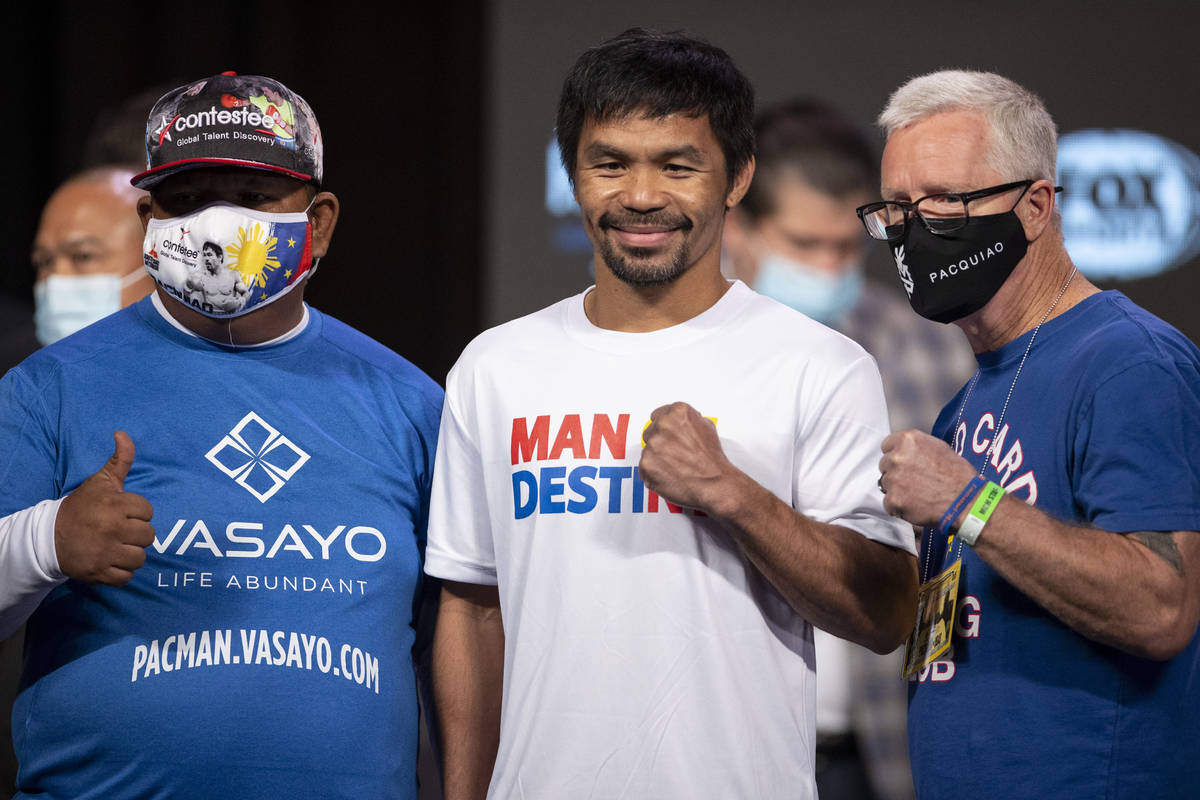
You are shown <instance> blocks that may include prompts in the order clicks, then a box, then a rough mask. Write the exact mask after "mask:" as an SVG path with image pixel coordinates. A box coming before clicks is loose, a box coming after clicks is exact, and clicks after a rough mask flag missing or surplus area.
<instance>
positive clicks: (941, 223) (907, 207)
mask: <svg viewBox="0 0 1200 800" xmlns="http://www.w3.org/2000/svg"><path fill="white" fill-rule="evenodd" d="M1038 180H1039V179H1034V178H1030V179H1027V180H1023V181H1013V182H1011V183H1001V184H999V185H997V186H989V187H987V188H985V189H976V190H974V191H971V192H934V193H933V194H927V195H925V196H924V197H918V198H917V199H916V200H911V201H909V200H876V201H875V202H874V203H867V204H865V205H861V206H859V207H858V208H856V209H854V213H856V214H858V220H859V222H861V223H862V224H863V227H864V228H866V229H867V235H868V236H870V237H871V238H872V239H875V240H876V241H891V240H893V239H898V238H900V237H901V236H903V235H904V231H905V230H907V229H908V222H909V220H910V219H911V218H912V217H916V218H917V219H919V220H921V224H922V225H924V226H925V229H926V230H927V231H929V232H930V233H933V234H937V235H939V236H941V235H944V234H948V233H954V232H955V231H959V230H962V229H963V228H965V227H966V225H967V221H968V220H969V219H970V218H971V211H970V203H971V202H972V201H974V200H979V199H982V198H984V197H991V196H993V195H997V194H1004V193H1005V192H1011V191H1012V190H1013V189H1016V188H1017V187H1018V186H1020V187H1023V188H1022V190H1021V194H1019V195H1018V196H1017V199H1016V200H1014V201H1013V204H1012V208H1016V207H1017V203H1019V202H1021V198H1022V197H1024V196H1025V193H1026V192H1028V191H1029V187H1031V186H1033V184H1035V183H1037V181H1038ZM1062 190H1063V187H1061V186H1055V187H1054V192H1055V194H1057V193H1058V192H1061V191H1062ZM931 197H953V198H956V199H957V200H958V201H959V202H960V203H962V207H963V215H962V216H961V217H936V218H935V219H936V220H937V224H935V225H931V224H930V223H929V220H927V219H925V217H924V215H922V214H921V213H920V212H919V211H917V206H918V205H920V204H921V202H922V201H924V200H928V199H929V198H931ZM888 206H897V207H899V208H900V210H901V211H902V212H903V214H904V222H903V223H901V224H900V225H899V226H894V225H887V226H885V227H884V230H885V231H886V230H887V229H888V228H893V227H899V229H900V230H899V231H898V232H897V234H896V235H895V236H888V235H886V234H885V235H884V236H883V238H882V239H881V238H880V237H878V236H876V235H875V234H874V233H872V231H871V226H870V225H868V224H867V217H868V216H869V215H871V214H874V213H875V212H877V211H879V210H880V209H883V208H887V207H888ZM1012 208H1010V209H1009V210H1010V211H1011V210H1012Z"/></svg>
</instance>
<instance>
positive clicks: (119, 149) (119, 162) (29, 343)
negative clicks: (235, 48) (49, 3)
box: [0, 81, 180, 800]
mask: <svg viewBox="0 0 1200 800" xmlns="http://www.w3.org/2000/svg"><path fill="white" fill-rule="evenodd" d="M179 83H180V82H179V81H176V82H172V83H168V84H161V85H158V86H154V87H150V88H147V89H144V90H142V91H140V92H138V93H136V94H134V95H131V96H130V97H128V98H126V99H125V100H122V101H121V102H119V103H117V104H115V105H112V106H110V107H108V108H106V109H104V110H103V111H101V112H100V114H99V115H97V117H96V122H95V124H93V126H92V129H91V131H90V132H89V134H88V136H87V139H86V140H85V141H84V144H83V151H82V157H81V161H80V164H81V172H79V173H78V174H76V175H75V176H74V177H72V178H70V179H68V180H67V181H66V182H65V183H64V184H63V185H62V186H60V187H59V188H58V189H57V190H56V191H55V193H54V195H53V196H52V197H51V198H50V201H49V202H48V203H47V205H46V207H45V209H44V210H43V212H42V220H41V226H40V227H39V230H38V234H37V237H36V238H35V244H34V248H35V250H36V249H37V246H38V245H37V242H38V241H39V240H42V239H43V237H42V234H43V232H45V233H46V234H47V237H49V235H50V234H49V228H48V227H47V215H48V214H50V212H51V205H52V204H56V203H57V205H58V208H57V209H56V210H55V214H56V215H57V216H58V217H59V219H58V220H56V221H55V222H54V223H53V225H52V226H51V227H61V226H60V225H59V223H61V222H62V219H63V218H64V217H72V216H73V217H76V218H77V219H78V221H79V224H80V225H81V226H82V229H83V230H86V231H87V232H88V233H87V234H85V236H84V237H81V238H90V237H93V236H94V237H96V238H99V239H111V240H112V242H113V244H114V245H115V249H117V250H120V251H122V252H124V251H126V250H127V248H128V247H129V244H128V235H127V234H128V229H127V228H126V225H125V222H126V221H129V222H132V224H133V228H134V231H135V233H136V236H137V239H136V243H135V244H134V253H133V260H132V261H131V262H130V263H129V267H130V268H132V267H137V270H136V271H134V272H133V273H129V274H126V275H125V277H124V279H123V280H125V281H128V283H127V285H125V286H121V287H120V292H119V306H120V307H122V308H123V307H125V306H127V305H129V304H130V303H132V302H134V301H136V300H138V299H140V298H142V297H144V296H145V295H146V293H147V292H149V291H150V289H151V288H152V286H153V284H152V283H151V282H150V280H149V278H148V277H147V278H146V279H145V280H138V278H137V276H138V275H139V274H144V273H142V270H141V263H142V258H141V245H142V243H141V238H142V230H141V225H140V224H139V223H138V222H137V221H136V220H137V210H136V208H135V206H136V203H137V198H138V197H140V196H141V195H143V194H145V193H144V192H142V191H140V190H138V189H134V188H133V187H132V186H130V185H129V178H130V177H132V176H133V174H134V173H135V172H138V171H139V170H140V169H141V164H143V163H144V162H145V158H146V140H145V127H146V117H148V116H149V114H150V108H151V107H152V106H153V105H154V101H155V100H157V99H158V98H159V97H161V96H162V95H164V94H166V93H167V92H168V91H169V90H171V89H172V88H174V87H175V86H177V85H179ZM84 184H92V191H90V192H88V191H76V189H78V188H79V186H82V185H84ZM72 187H75V188H72ZM100 187H104V188H103V189H102V188H100ZM65 195H73V196H74V202H75V203H76V204H79V205H81V206H82V208H81V209H72V208H70V207H69V206H70V203H71V200H70V199H69V197H67V196H65ZM105 195H107V197H106V198H105V199H97V197H98V196H101V197H103V196H105ZM114 210H120V212H121V213H122V214H123V216H122V217H120V218H118V219H116V220H115V222H114V225H113V226H112V227H113V228H114V229H116V230H112V231H110V230H109V229H107V228H104V227H101V226H100V222H99V220H100V219H101V218H103V217H105V216H107V215H108V214H109V213H116V212H115V211H114ZM110 234H111V235H110ZM62 244H66V241H63V242H62ZM57 250H58V247H57V246H55V245H50V246H49V250H48V252H46V253H44V254H43V257H46V256H51V258H52V260H57V259H54V258H53V254H54V252H55V251H57ZM66 250H67V252H68V253H69V261H70V262H71V264H72V265H74V269H72V267H71V266H68V267H67V269H66V271H65V272H61V273H55V274H62V275H72V274H74V273H75V272H77V271H78V268H79V267H82V266H84V263H81V262H85V263H86V265H87V266H88V267H89V268H90V267H94V266H96V264H95V261H94V259H93V257H92V253H93V252H94V250H95V248H89V251H85V252H78V249H77V248H75V247H69V248H66ZM37 258H38V255H37V254H36V253H35V255H34V260H35V264H34V272H35V280H36V279H37V278H38V277H40V276H39V275H38V272H39V270H38V266H37V263H36V261H37ZM51 269H52V270H54V269H57V267H56V265H54V264H52V265H51ZM118 269H119V268H118ZM105 282H108V283H110V284H111V282H110V281H107V280H104V281H93V282H92V283H101V284H103V283H105ZM52 283H54V284H62V283H63V282H62V281H60V280H58V279H56V280H55V281H53V282H52ZM68 285H69V282H68ZM94 288H95V287H93V290H94ZM59 291H60V290H58V289H51V288H49V287H48V286H47V285H46V284H42V286H41V288H40V289H39V288H35V289H34V294H35V296H36V295H37V294H39V293H40V294H42V296H43V300H44V301H45V302H43V303H38V307H40V308H41V309H42V311H41V315H40V317H39V319H40V321H42V323H43V324H44V333H43V336H42V337H41V339H40V340H39V336H38V334H37V328H36V327H35V321H34V317H33V316H32V315H31V314H30V313H29V309H28V306H27V305H25V304H23V303H19V302H18V301H16V300H15V299H10V298H7V297H5V296H3V295H0V375H3V374H4V373H5V372H8V370H9V369H11V368H12V367H15V366H16V365H17V364H19V363H21V362H22V361H24V360H25V358H26V357H27V356H28V355H29V354H30V353H32V352H33V351H34V350H36V349H37V348H38V347H39V346H40V345H42V344H48V343H49V342H48V340H49V341H53V340H55V339H57V338H61V336H59V335H56V333H55V331H56V330H61V331H62V334H61V335H66V334H68V333H71V332H73V331H75V330H77V329H78V328H79V327H82V325H81V324H75V323H73V322H69V320H71V319H75V320H78V319H80V318H85V319H89V318H90V320H89V321H94V319H99V316H96V314H95V309H94V307H93V308H90V309H89V308H87V307H86V305H85V304H82V303H70V304H66V305H64V302H63V301H65V300H66V298H65V297H63V296H62V295H61V294H58V292H59ZM68 291H70V290H68ZM103 294H104V296H105V298H106V299H104V301H103V305H104V307H111V305H112V304H111V300H110V298H111V290H110V289H106V290H104V292H103ZM76 299H77V300H78V299H81V298H79V297H78V296H77V297H76ZM111 310H115V309H113V308H110V311H111ZM78 312H82V313H78ZM100 316H103V315H100ZM84 324H86V323H84ZM24 634H25V627H24V626H21V627H20V628H19V629H17V631H16V632H14V633H13V634H12V635H11V636H9V637H8V638H7V639H4V640H2V641H0V800H7V798H9V797H11V796H12V794H13V793H14V792H15V791H16V782H17V757H16V756H15V755H14V754H13V751H12V735H11V734H12V728H11V713H10V711H11V709H12V704H13V700H14V699H15V698H16V692H17V680H18V677H19V675H20V672H21V642H22V639H23V638H24Z"/></svg>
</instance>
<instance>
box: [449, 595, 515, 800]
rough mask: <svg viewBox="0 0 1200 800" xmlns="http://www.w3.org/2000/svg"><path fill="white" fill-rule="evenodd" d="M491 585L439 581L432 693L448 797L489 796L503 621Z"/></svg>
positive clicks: (468, 799) (458, 799)
mask: <svg viewBox="0 0 1200 800" xmlns="http://www.w3.org/2000/svg"><path fill="white" fill-rule="evenodd" d="M494 595H495V587H483V586H470V585H467V584H454V583H451V582H449V581H447V582H446V584H445V585H444V586H443V589H442V597H441V607H440V608H439V611H438V621H437V628H436V631H435V633H434V638H433V695H434V701H435V703H436V705H437V714H438V721H439V725H440V728H441V737H440V738H441V743H442V754H443V763H444V769H443V778H442V780H443V788H444V794H445V797H446V800H482V798H484V797H485V796H486V795H487V789H488V784H489V783H490V781H491V777H492V767H493V766H494V765H495V761H496V751H497V748H498V746H499V742H500V701H501V695H502V692H503V681H504V626H503V622H502V619H501V616H500V606H499V601H498V600H497V599H494Z"/></svg>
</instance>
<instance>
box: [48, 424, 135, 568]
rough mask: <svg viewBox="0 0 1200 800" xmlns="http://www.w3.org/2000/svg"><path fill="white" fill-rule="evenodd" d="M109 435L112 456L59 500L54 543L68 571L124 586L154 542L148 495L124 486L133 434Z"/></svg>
mask: <svg viewBox="0 0 1200 800" xmlns="http://www.w3.org/2000/svg"><path fill="white" fill-rule="evenodd" d="M113 439H114V441H115V442H116V447H115V449H114V450H113V454H112V458H110V459H109V460H108V461H106V462H105V463H104V466H103V467H101V468H100V471H99V472H97V473H96V474H95V475H92V477H90V478H88V479H87V480H85V481H84V482H83V483H81V484H80V485H79V488H78V489H76V490H75V491H74V492H72V493H71V494H69V495H68V496H67V497H66V498H65V499H64V500H63V501H62V504H61V505H60V506H59V508H58V517H57V518H56V519H55V522H54V549H55V552H56V553H57V555H58V566H59V569H60V570H62V572H63V574H65V575H66V576H67V577H69V578H74V579H75V580H78V581H84V582H85V583H103V584H108V585H110V586H123V585H125V584H126V583H129V581H130V580H131V579H132V578H133V572H134V570H136V569H137V568H138V567H140V566H142V564H144V563H145V562H146V547H148V546H149V545H150V544H151V543H153V542H154V528H152V527H151V526H150V518H151V517H152V516H154V509H153V508H152V507H151V505H150V503H149V501H147V500H146V498H144V497H142V496H141V495H138V494H133V493H131V492H126V491H125V490H124V485H125V476H126V475H128V474H129V468H130V467H131V466H132V465H133V454H134V450H133V440H132V439H130V438H129V434H127V433H125V432H124V431H117V432H116V433H114V434H113Z"/></svg>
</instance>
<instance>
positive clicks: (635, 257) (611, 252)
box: [596, 213, 693, 287]
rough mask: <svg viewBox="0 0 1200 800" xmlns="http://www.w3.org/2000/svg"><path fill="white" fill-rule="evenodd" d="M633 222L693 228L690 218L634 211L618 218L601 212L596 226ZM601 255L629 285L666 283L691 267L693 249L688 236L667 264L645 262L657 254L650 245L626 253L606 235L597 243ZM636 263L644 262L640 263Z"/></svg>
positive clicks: (611, 269) (660, 284)
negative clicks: (691, 251)
mask: <svg viewBox="0 0 1200 800" xmlns="http://www.w3.org/2000/svg"><path fill="white" fill-rule="evenodd" d="M627 225H628V226H634V225H662V226H665V227H671V228H676V229H678V230H680V231H682V232H683V233H684V234H685V235H686V234H687V232H688V231H690V230H691V229H692V227H693V223H692V221H691V220H690V219H688V218H687V217H683V216H680V217H669V216H667V215H665V214H661V213H650V214H631V215H628V216H625V217H619V218H618V217H616V216H614V215H612V214H608V213H605V214H602V215H601V216H600V219H599V220H597V226H598V227H599V228H600V230H601V231H602V232H607V231H608V230H609V229H610V228H614V227H617V228H619V227H624V226H627ZM596 250H597V251H598V252H599V254H600V258H601V259H602V260H603V261H604V264H605V266H607V267H608V269H609V271H610V272H612V274H613V275H615V276H616V278H617V279H618V280H620V281H621V282H623V283H625V284H628V285H629V286H639V287H642V286H665V285H667V284H669V283H672V282H674V281H675V280H677V279H678V278H679V277H680V276H681V275H683V274H684V273H685V272H687V271H688V269H690V268H691V258H690V257H689V256H690V254H691V253H690V248H689V247H688V242H687V239H686V238H685V239H684V241H683V242H681V243H680V244H679V246H678V247H677V248H676V249H675V251H674V252H673V253H671V254H670V258H669V260H668V261H667V263H665V264H664V263H657V264H655V263H648V264H647V263H645V262H646V261H647V260H649V259H651V258H653V257H654V256H655V250H654V249H653V248H648V247H631V248H628V250H626V251H625V252H624V253H622V252H618V251H617V248H616V247H614V246H613V244H612V242H611V241H610V240H609V239H608V237H607V236H603V235H602V236H600V237H599V241H598V243H597V245H596ZM637 262H642V264H640V265H639V264H638V263H637Z"/></svg>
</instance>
